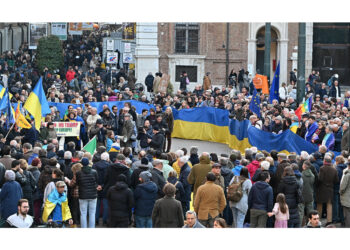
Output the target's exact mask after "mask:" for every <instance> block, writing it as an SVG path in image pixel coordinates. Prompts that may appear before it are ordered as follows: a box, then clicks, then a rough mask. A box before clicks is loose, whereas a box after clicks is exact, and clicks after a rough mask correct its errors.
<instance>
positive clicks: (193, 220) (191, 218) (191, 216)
mask: <svg viewBox="0 0 350 250" xmlns="http://www.w3.org/2000/svg"><path fill="white" fill-rule="evenodd" d="M185 217H186V224H185V225H184V226H183V227H182V228H205V226H203V225H202V224H201V223H200V222H199V221H198V219H197V214H196V212H195V211H187V212H186V216H185Z"/></svg>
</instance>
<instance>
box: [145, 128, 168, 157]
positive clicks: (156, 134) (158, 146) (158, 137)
mask: <svg viewBox="0 0 350 250" xmlns="http://www.w3.org/2000/svg"><path fill="white" fill-rule="evenodd" d="M164 141H165V137H164V134H163V133H162V132H161V131H160V129H159V127H158V126H154V127H153V137H152V139H148V144H149V146H150V147H151V148H153V149H154V150H159V151H160V152H163V145H164Z"/></svg>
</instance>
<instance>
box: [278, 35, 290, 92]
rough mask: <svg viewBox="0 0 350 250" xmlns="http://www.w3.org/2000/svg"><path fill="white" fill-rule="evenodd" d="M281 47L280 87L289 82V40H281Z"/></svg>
mask: <svg viewBox="0 0 350 250" xmlns="http://www.w3.org/2000/svg"><path fill="white" fill-rule="evenodd" d="M279 45H280V46H279V47H280V56H279V60H280V86H282V85H281V84H282V82H285V83H287V80H288V75H289V74H288V39H281V40H279Z"/></svg>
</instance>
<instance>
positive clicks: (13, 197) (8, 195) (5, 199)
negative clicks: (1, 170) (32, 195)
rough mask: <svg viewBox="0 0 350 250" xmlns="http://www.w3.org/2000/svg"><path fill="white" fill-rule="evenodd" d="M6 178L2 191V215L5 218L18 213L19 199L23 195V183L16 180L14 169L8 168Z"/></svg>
mask: <svg viewBox="0 0 350 250" xmlns="http://www.w3.org/2000/svg"><path fill="white" fill-rule="evenodd" d="M5 179H6V182H5V184H4V185H3V186H2V189H1V192H0V203H1V217H2V219H4V220H6V219H7V218H8V217H9V216H11V215H13V214H15V213H17V210H18V207H17V204H18V201H19V200H20V199H21V198H22V197H23V192H22V188H21V185H20V184H19V183H18V182H17V181H15V179H16V174H15V172H13V171H12V170H6V172H5Z"/></svg>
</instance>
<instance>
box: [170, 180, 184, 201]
mask: <svg viewBox="0 0 350 250" xmlns="http://www.w3.org/2000/svg"><path fill="white" fill-rule="evenodd" d="M168 182H169V183H171V184H173V185H175V188H176V192H175V199H176V200H178V201H184V200H185V189H184V187H183V185H182V183H181V182H180V181H179V180H178V179H177V178H176V177H175V176H171V177H168Z"/></svg>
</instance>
